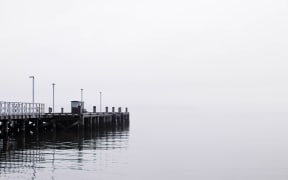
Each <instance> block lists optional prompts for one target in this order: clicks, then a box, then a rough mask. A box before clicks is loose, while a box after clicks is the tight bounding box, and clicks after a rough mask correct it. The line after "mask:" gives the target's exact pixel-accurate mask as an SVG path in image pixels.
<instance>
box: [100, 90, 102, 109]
mask: <svg viewBox="0 0 288 180" xmlns="http://www.w3.org/2000/svg"><path fill="white" fill-rule="evenodd" d="M100 112H102V92H100Z"/></svg>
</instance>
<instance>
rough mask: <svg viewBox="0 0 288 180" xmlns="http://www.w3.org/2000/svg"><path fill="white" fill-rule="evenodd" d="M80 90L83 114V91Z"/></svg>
mask: <svg viewBox="0 0 288 180" xmlns="http://www.w3.org/2000/svg"><path fill="white" fill-rule="evenodd" d="M80 90H81V112H83V108H84V107H83V90H84V89H80Z"/></svg>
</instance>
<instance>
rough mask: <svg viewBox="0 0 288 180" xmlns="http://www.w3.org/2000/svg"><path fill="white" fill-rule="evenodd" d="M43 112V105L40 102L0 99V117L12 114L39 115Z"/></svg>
mask: <svg viewBox="0 0 288 180" xmlns="http://www.w3.org/2000/svg"><path fill="white" fill-rule="evenodd" d="M44 113H45V105H44V104H41V103H23V102H5V101H0V117H1V116H13V115H41V114H44Z"/></svg>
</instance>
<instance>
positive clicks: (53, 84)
mask: <svg viewBox="0 0 288 180" xmlns="http://www.w3.org/2000/svg"><path fill="white" fill-rule="evenodd" d="M52 86H53V113H54V112H55V111H54V109H55V106H54V102H55V99H54V98H55V91H54V90H55V83H52Z"/></svg>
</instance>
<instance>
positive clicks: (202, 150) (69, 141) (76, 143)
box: [0, 108, 288, 180]
mask: <svg viewBox="0 0 288 180" xmlns="http://www.w3.org/2000/svg"><path fill="white" fill-rule="evenodd" d="M287 119H288V114H287V113H195V112H189V109H186V110H185V109H184V110H181V111H180V110H178V111H175V110H170V109H162V110H159V109H157V110H156V109H153V108H149V109H147V110H146V111H145V112H144V111H137V110H135V111H134V112H131V117H130V126H129V127H117V128H116V129H105V130H101V131H100V132H99V131H97V132H85V133H78V132H76V133H65V132H57V133H56V134H55V133H50V134H45V135H38V136H36V135H33V136H26V137H17V138H11V139H9V140H8V141H3V140H0V145H1V147H0V150H1V154H0V160H1V161H0V179H75V180H76V179H77V180H78V179H79V178H85V179H87V180H88V179H123V180H124V179H128V180H132V179H133V180H134V179H176V178H180V179H203V180H204V179H205V180H208V179H213V180H215V179H219V180H220V179H221V180H223V179H227V180H228V179H229V180H231V179H245V180H246V179H249V180H250V179H251V180H252V179H253V180H255V179H256V180H258V179H259V180H266V179H267V180H268V179H269V180H270V179H271V180H278V179H288V131H287V128H288V122H287Z"/></svg>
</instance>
